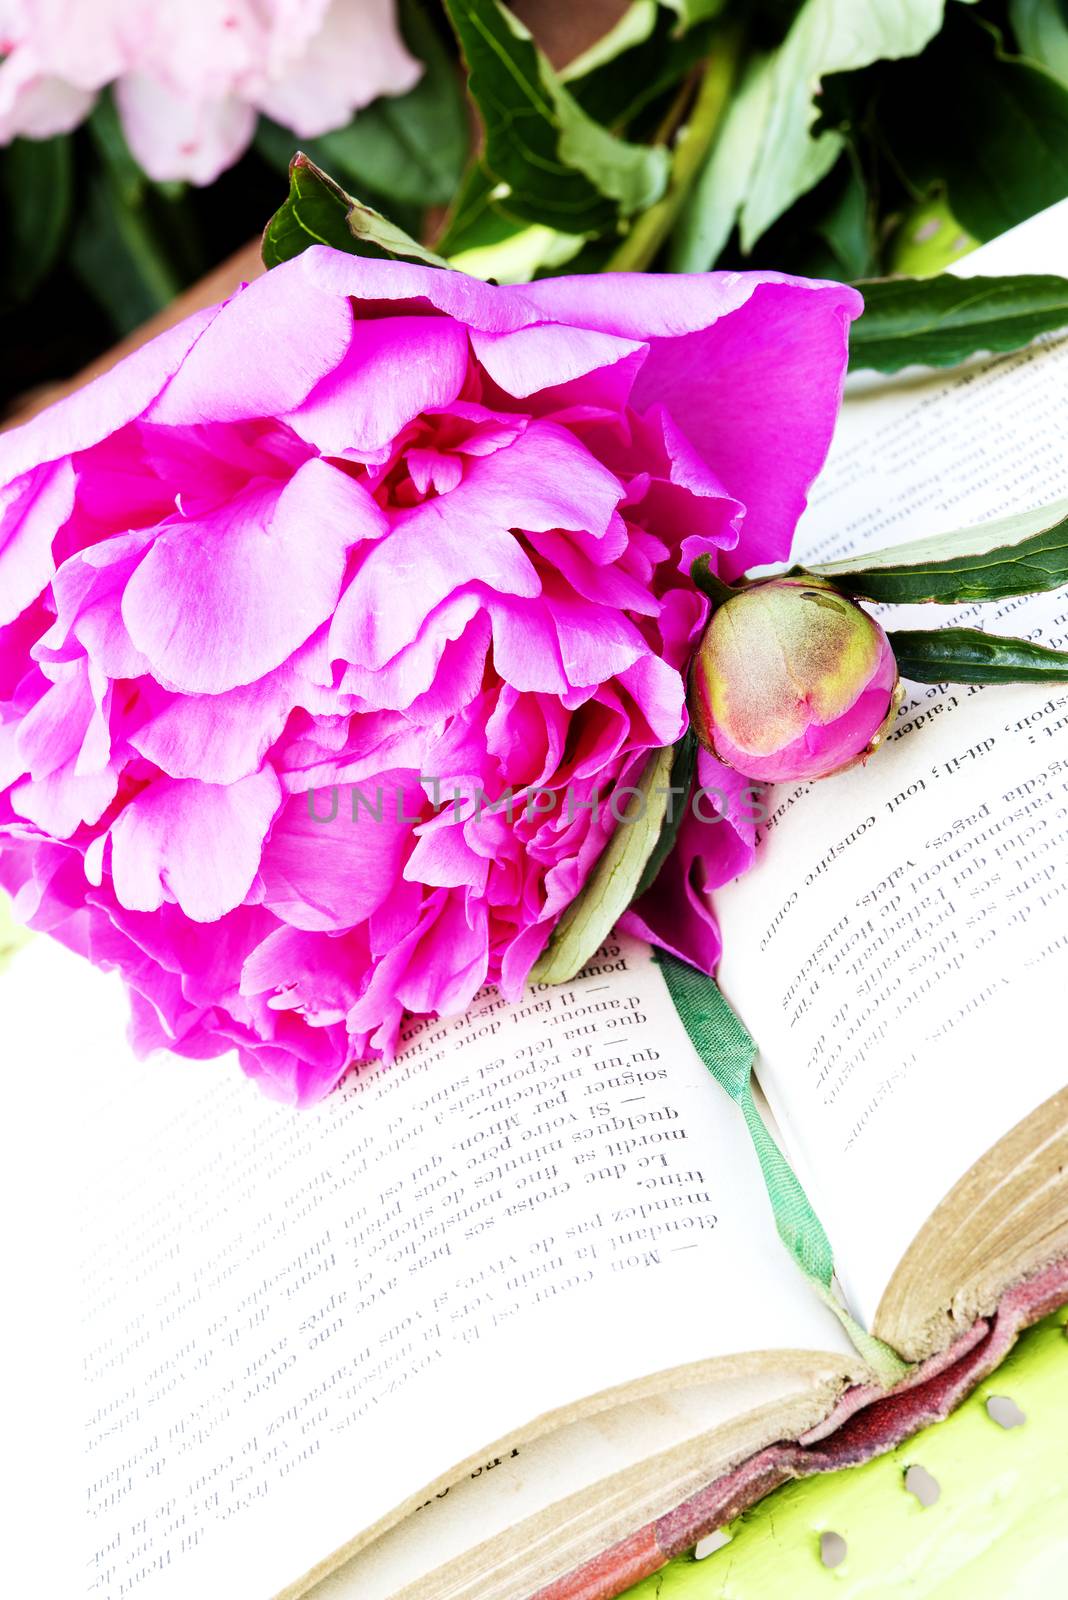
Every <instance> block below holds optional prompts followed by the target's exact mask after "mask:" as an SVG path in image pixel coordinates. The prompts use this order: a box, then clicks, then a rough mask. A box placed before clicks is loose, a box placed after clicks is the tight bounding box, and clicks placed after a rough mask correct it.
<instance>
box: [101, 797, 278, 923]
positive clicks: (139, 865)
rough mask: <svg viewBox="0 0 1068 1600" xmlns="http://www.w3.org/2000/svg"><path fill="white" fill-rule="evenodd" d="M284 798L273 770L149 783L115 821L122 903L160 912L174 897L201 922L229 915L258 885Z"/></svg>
mask: <svg viewBox="0 0 1068 1600" xmlns="http://www.w3.org/2000/svg"><path fill="white" fill-rule="evenodd" d="M280 801H281V789H280V787H279V783H278V779H277V778H276V777H275V775H274V773H273V772H271V771H270V770H266V771H264V772H257V773H255V774H253V776H251V777H249V778H243V779H242V780H241V782H240V783H233V784H229V785H221V784H211V783H200V782H198V781H197V780H195V779H188V780H186V781H185V782H175V781H174V780H173V779H171V778H159V779H157V780H156V782H155V783H152V784H149V786H148V788H147V789H143V790H142V792H141V793H140V794H139V795H138V796H137V797H136V798H135V799H134V800H131V801H130V802H129V804H128V805H126V806H125V807H124V808H123V810H122V812H121V814H120V815H119V817H118V818H117V819H116V821H115V822H114V823H113V824H112V828H111V863H112V876H113V879H114V883H115V893H116V895H117V897H118V899H119V901H120V903H121V904H122V905H124V906H128V907H129V908H130V910H132V911H156V910H158V909H159V907H160V906H162V905H163V903H164V902H165V901H168V900H173V901H176V902H177V904H178V905H179V906H181V908H182V910H183V911H184V912H185V914H186V916H188V917H190V918H192V920H193V921H194V922H215V921H217V920H218V919H219V918H220V917H222V916H225V915H226V913H227V912H228V911H232V910H233V909H234V907H235V906H239V905H240V904H241V902H242V901H243V900H244V898H245V896H246V895H247V894H248V891H249V889H250V888H251V887H252V882H253V879H254V878H255V877H256V874H257V872H258V870H259V866H260V856H261V853H262V849H263V841H264V838H265V837H266V835H267V831H268V829H269V828H270V826H271V822H272V820H273V818H274V815H275V812H276V811H277V809H278V806H279V804H280Z"/></svg>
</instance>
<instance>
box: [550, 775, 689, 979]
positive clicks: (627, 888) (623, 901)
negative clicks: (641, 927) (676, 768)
mask: <svg viewBox="0 0 1068 1600" xmlns="http://www.w3.org/2000/svg"><path fill="white" fill-rule="evenodd" d="M675 751H676V747H675V746H674V745H666V746H665V747H664V749H663V750H657V751H655V752H654V753H653V754H652V755H651V756H650V757H649V760H648V762H647V763H646V766H645V771H644V772H643V773H642V776H641V779H640V781H639V782H638V784H637V785H636V786H635V787H636V788H637V789H638V791H639V793H640V796H641V805H640V808H638V815H637V816H636V817H635V818H634V820H633V821H630V820H627V821H624V822H620V823H618V824H617V826H616V829H615V832H614V833H613V834H612V837H611V838H610V839H609V841H608V844H607V845H606V847H605V849H604V851H603V853H602V855H601V858H600V860H599V861H598V862H597V865H596V866H595V867H594V869H593V873H592V875H591V877H590V878H589V880H588V882H587V884H586V887H585V888H584V889H583V890H582V892H581V894H579V895H578V896H577V898H576V899H574V900H573V901H572V902H571V904H570V905H569V906H568V908H567V910H566V911H565V912H564V914H563V916H562V917H561V918H560V921H559V922H558V923H557V925H556V929H555V931H554V933H553V936H552V938H551V939H550V941H549V944H548V947H547V948H546V950H545V952H544V954H543V955H542V956H541V957H540V959H539V960H538V961H537V962H536V963H535V966H534V969H533V971H532V972H531V974H530V976H531V980H532V981H533V982H535V983H568V982H569V981H570V980H571V979H572V978H573V977H574V976H575V974H576V973H577V972H580V971H581V970H582V968H583V967H584V966H585V964H586V962H587V961H588V960H589V959H590V957H591V956H592V955H593V953H594V951H595V950H598V949H600V947H601V945H602V944H603V943H604V941H605V939H606V938H607V937H608V935H609V934H610V933H611V931H612V929H613V928H614V926H615V924H616V922H617V920H618V919H619V918H620V917H621V916H622V915H623V913H624V911H626V909H627V907H628V906H629V905H630V903H631V901H632V900H633V899H634V896H635V893H636V892H637V888H638V885H639V884H640V883H641V881H642V875H643V873H644V871H645V866H646V863H647V862H648V860H649V858H650V856H651V855H652V854H653V851H654V850H655V849H656V847H657V842H658V840H659V839H660V836H661V830H662V828H663V825H664V818H665V816H666V814H667V802H668V784H669V782H670V774H671V770H672V766H673V764H674V761H675ZM630 807H631V808H634V807H635V799H634V797H633V796H631V798H630ZM627 815H628V817H629V811H628V813H627Z"/></svg>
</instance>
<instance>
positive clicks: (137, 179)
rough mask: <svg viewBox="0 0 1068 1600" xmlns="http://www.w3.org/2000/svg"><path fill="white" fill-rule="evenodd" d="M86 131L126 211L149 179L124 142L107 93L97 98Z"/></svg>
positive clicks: (136, 203)
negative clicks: (90, 136)
mask: <svg viewBox="0 0 1068 1600" xmlns="http://www.w3.org/2000/svg"><path fill="white" fill-rule="evenodd" d="M89 132H90V133H91V134H92V137H93V143H94V145H95V146H96V149H97V152H98V154H99V156H100V159H101V161H102V162H103V164H104V166H105V167H107V169H108V172H109V174H110V176H111V182H112V184H113V185H114V188H115V190H116V192H117V193H118V195H119V196H120V197H121V200H122V203H123V205H124V206H126V207H127V208H128V209H131V208H135V207H137V206H139V205H140V204H141V202H142V201H143V199H144V197H145V191H146V190H147V188H148V184H149V180H148V178H146V176H145V174H144V172H143V171H142V170H141V168H140V166H139V165H138V164H137V162H136V161H135V160H134V157H133V155H132V153H131V151H130V147H129V145H128V144H127V143H126V135H125V133H124V132H123V129H122V123H121V122H120V121H119V113H118V111H117V110H116V108H115V102H114V100H113V99H112V97H111V95H110V94H103V95H101V97H100V99H99V100H98V101H97V103H96V105H95V106H94V107H93V112H92V115H91V116H90V118H89Z"/></svg>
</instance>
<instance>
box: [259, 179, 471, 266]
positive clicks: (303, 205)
mask: <svg viewBox="0 0 1068 1600" xmlns="http://www.w3.org/2000/svg"><path fill="white" fill-rule="evenodd" d="M313 244H327V245H332V246H333V247H334V249H335V250H347V251H348V253H349V254H350V255H354V256H377V257H390V258H393V259H395V260H399V261H418V262H421V263H422V264H423V265H424V266H431V267H445V266H447V265H448V263H447V262H446V261H444V260H443V259H442V258H441V256H436V255H434V253H433V251H431V250H425V249H424V248H423V246H422V245H421V244H419V243H417V242H416V240H415V239H413V238H411V237H410V236H409V235H408V234H406V233H405V232H404V230H403V229H401V228H398V227H397V226H396V225H395V224H394V223H392V222H390V221H389V219H388V218H387V217H384V216H382V214H381V212H378V211H374V210H372V208H371V207H370V206H365V205H361V204H360V202H359V201H358V200H354V199H353V198H352V196H351V195H350V194H346V192H345V190H344V189H343V188H342V187H341V185H340V184H338V183H335V182H334V180H333V178H331V177H329V176H328V174H327V173H325V172H323V171H322V170H321V168H319V167H317V166H316V165H315V163H314V162H312V161H309V160H308V157H307V156H306V155H304V154H303V153H302V152H301V151H298V152H297V154H296V155H295V156H294V157H293V160H292V162H291V164H290V168H289V196H288V198H287V200H286V202H285V204H284V205H283V206H281V207H280V208H279V209H278V210H277V211H276V212H275V214H274V216H273V217H272V218H271V220H270V222H269V223H268V224H267V227H266V228H265V230H264V234H263V260H264V264H265V265H266V266H268V267H276V266H278V264H279V263H280V262H282V261H290V260H292V258H293V257H294V256H299V255H300V254H301V252H302V251H304V250H307V248H308V246H309V245H313Z"/></svg>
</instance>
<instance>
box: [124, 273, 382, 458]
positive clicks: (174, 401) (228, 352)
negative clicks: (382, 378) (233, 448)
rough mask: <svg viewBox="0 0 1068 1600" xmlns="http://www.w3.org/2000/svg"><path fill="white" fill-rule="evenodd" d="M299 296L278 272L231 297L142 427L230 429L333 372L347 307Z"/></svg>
mask: <svg viewBox="0 0 1068 1600" xmlns="http://www.w3.org/2000/svg"><path fill="white" fill-rule="evenodd" d="M298 259H299V258H298ZM302 289H303V285H302V283H301V280H300V277H299V275H297V274H294V273H291V272H287V271H286V269H285V267H279V268H277V269H276V270H275V271H274V272H268V273H267V274H266V275H265V276H264V277H262V278H257V279H256V280H255V282H254V283H251V284H249V285H248V286H247V287H246V288H244V289H240V290H238V292H237V294H235V295H234V296H233V297H232V298H231V299H229V300H227V301H226V302H225V303H224V304H223V305H222V306H221V307H219V308H218V310H217V312H216V313H214V314H213V319H212V320H211V322H210V324H209V325H208V327H207V330H206V331H205V333H204V335H203V337H202V338H201V339H200V340H199V341H198V342H197V344H196V345H195V346H194V347H193V348H192V349H191V350H190V352H189V355H188V356H187V357H186V360H185V361H184V362H183V363H182V365H181V366H180V368H179V369H178V371H177V373H176V374H175V376H174V378H173V379H172V380H171V383H170V384H169V385H168V387H167V389H166V390H164V392H163V393H162V394H161V395H160V397H159V399H158V400H156V401H155V403H154V404H153V405H152V406H151V408H150V409H149V410H148V412H147V413H146V415H147V418H148V420H149V421H151V422H163V423H167V424H168V425H169V426H171V427H174V426H176V425H180V424H185V425H192V424H195V423H199V422H211V421H222V422H238V421H240V420H241V419H243V418H245V417H276V416H281V415H283V414H284V413H285V412H287V411H292V410H293V408H294V407H295V406H298V405H299V404H300V402H301V401H302V400H303V399H304V398H305V397H306V396H307V395H308V394H309V393H310V391H311V390H312V389H313V388H314V387H315V385H316V384H317V383H318V382H319V380H320V379H321V378H323V377H325V375H326V374H327V373H328V372H331V371H333V369H334V367H336V365H337V363H338V362H339V361H340V360H341V358H342V356H343V355H344V354H345V351H346V350H347V348H348V344H349V339H350V337H351V334H352V307H351V306H350V305H349V303H348V301H347V300H342V299H336V298H334V297H333V296H331V295H321V294H312V295H309V294H306V293H303V292H302ZM265 328H269V329H270V336H269V337H267V338H265V337H264V329H265Z"/></svg>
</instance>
